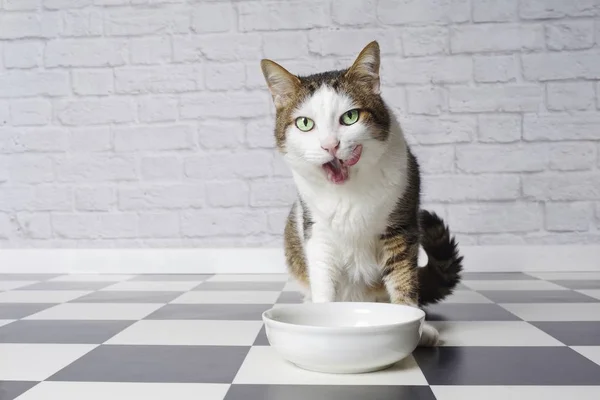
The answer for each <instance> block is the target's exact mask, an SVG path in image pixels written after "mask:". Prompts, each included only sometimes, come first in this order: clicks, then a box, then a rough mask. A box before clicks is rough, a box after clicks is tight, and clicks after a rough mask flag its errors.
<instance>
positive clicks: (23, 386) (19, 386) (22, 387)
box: [0, 381, 39, 400]
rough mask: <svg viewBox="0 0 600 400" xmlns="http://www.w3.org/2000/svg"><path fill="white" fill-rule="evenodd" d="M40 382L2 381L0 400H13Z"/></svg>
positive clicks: (0, 384) (0, 382) (0, 383)
mask: <svg viewBox="0 0 600 400" xmlns="http://www.w3.org/2000/svg"><path fill="white" fill-rule="evenodd" d="M38 383H39V382H26V381H18V382H17V381H0V400H13V399H16V398H17V397H18V396H20V395H21V394H23V393H25V392H26V391H28V390H29V389H31V388H32V387H34V386H35V385H37V384H38Z"/></svg>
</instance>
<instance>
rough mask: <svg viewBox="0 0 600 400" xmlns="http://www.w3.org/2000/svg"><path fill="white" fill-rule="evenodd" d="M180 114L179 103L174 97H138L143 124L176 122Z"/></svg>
mask: <svg viewBox="0 0 600 400" xmlns="http://www.w3.org/2000/svg"><path fill="white" fill-rule="evenodd" d="M178 114H179V109H178V101H177V98H174V97H162V96H149V97H138V115H139V118H140V121H141V122H166V121H175V120H176V119H177V116H178Z"/></svg>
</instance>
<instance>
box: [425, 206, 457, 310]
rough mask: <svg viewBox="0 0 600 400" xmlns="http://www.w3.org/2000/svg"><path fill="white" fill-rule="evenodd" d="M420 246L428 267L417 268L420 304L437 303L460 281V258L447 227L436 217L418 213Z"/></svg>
mask: <svg viewBox="0 0 600 400" xmlns="http://www.w3.org/2000/svg"><path fill="white" fill-rule="evenodd" d="M419 223H420V226H421V246H423V249H424V250H425V252H426V253H427V257H428V258H429V261H428V263H427V266H425V267H422V268H419V304H420V305H426V304H432V303H437V302H439V301H440V300H442V299H444V298H445V297H447V296H448V295H450V294H452V291H453V290H454V288H455V287H456V285H457V284H458V282H459V281H460V272H461V271H462V264H461V263H462V260H463V257H462V256H460V255H459V253H458V248H457V244H456V240H455V239H454V237H453V236H451V234H450V230H449V229H448V226H446V224H444V221H443V220H442V219H441V218H440V217H439V216H437V215H436V214H435V213H432V212H429V211H425V210H421V211H420V213H419Z"/></svg>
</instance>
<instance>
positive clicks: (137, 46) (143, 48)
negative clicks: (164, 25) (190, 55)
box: [130, 36, 172, 64]
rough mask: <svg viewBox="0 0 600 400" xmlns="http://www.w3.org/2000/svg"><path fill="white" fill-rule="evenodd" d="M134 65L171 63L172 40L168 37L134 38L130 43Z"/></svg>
mask: <svg viewBox="0 0 600 400" xmlns="http://www.w3.org/2000/svg"><path fill="white" fill-rule="evenodd" d="M130 53H131V55H130V57H131V63H132V64H164V63H168V62H169V61H171V53H172V50H171V39H170V38H169V37H168V36H160V37H144V38H133V39H131V43H130Z"/></svg>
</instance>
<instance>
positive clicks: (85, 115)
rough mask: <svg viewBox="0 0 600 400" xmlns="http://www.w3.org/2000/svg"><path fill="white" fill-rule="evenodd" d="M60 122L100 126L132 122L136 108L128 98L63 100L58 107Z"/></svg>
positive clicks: (57, 112)
mask: <svg viewBox="0 0 600 400" xmlns="http://www.w3.org/2000/svg"><path fill="white" fill-rule="evenodd" d="M56 115H57V116H58V120H59V121H60V122H62V123H63V124H64V125H70V126H78V125H100V124H111V123H123V122H132V121H133V120H134V118H135V106H134V104H133V102H132V101H131V100H129V99H127V98H122V97H121V98H114V97H113V98H97V99H92V98H88V99H77V100H61V101H60V102H58V103H57V105H56Z"/></svg>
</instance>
